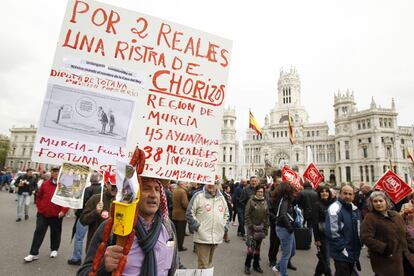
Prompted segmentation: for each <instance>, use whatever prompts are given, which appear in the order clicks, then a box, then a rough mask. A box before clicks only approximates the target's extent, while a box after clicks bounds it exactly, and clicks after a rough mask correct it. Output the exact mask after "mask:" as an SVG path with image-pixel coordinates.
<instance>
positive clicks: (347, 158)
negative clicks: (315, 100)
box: [219, 68, 414, 185]
mask: <svg viewBox="0 0 414 276" xmlns="http://www.w3.org/2000/svg"><path fill="white" fill-rule="evenodd" d="M333 108H334V111H335V120H334V124H335V135H329V127H328V124H327V123H326V122H321V123H312V122H309V116H308V113H307V112H306V109H305V107H304V106H303V105H302V103H301V83H300V78H299V74H298V72H297V71H296V69H294V68H292V69H291V70H290V71H288V72H284V71H281V72H280V76H279V81H278V90H277V103H276V104H275V106H274V108H272V109H271V110H270V112H269V113H268V114H267V115H266V117H265V123H264V126H262V135H257V134H256V133H255V132H254V131H253V130H251V129H248V130H247V131H246V139H245V140H244V141H243V154H242V156H243V157H242V160H241V161H242V162H241V163H240V164H236V165H235V167H236V168H239V169H240V175H241V177H249V176H251V175H258V176H264V175H266V174H269V172H270V171H271V170H272V169H275V168H278V167H279V165H280V164H283V163H288V164H290V165H291V166H293V165H297V166H298V167H299V172H300V173H303V172H304V170H305V169H306V167H307V165H308V163H309V162H308V161H309V160H313V162H314V164H315V165H316V167H317V168H318V169H319V170H320V172H321V173H322V174H323V175H324V177H325V181H328V182H332V183H336V184H339V183H344V182H348V183H354V184H355V183H359V182H365V183H369V184H371V185H372V184H374V183H375V182H376V180H377V179H378V178H379V177H380V176H382V174H383V173H384V172H385V171H386V170H388V169H389V168H390V167H391V166H392V169H393V170H394V172H396V173H397V174H398V175H399V176H400V177H401V178H402V179H403V180H405V181H406V182H410V181H411V180H410V176H413V172H412V170H413V169H412V164H411V163H410V161H409V160H408V159H407V156H406V152H405V148H406V147H408V148H409V149H413V134H414V132H413V127H412V126H411V127H402V126H398V125H397V116H398V113H397V111H396V109H395V103H394V100H393V101H392V103H391V107H390V108H380V107H377V105H376V104H375V102H374V99H372V102H371V105H370V107H369V109H366V110H362V111H358V110H357V108H356V103H355V98H354V93H353V92H351V91H346V92H344V93H341V92H340V91H339V92H338V93H337V94H336V95H335V96H334V104H333ZM288 114H289V115H290V118H291V122H292V127H293V136H294V143H293V145H291V144H290V142H289V128H288V116H289V115H288ZM223 140H225V138H223ZM227 143H230V141H228V140H227ZM223 147H224V145H223ZM219 165H220V166H221V167H224V166H226V165H227V163H226V162H224V161H223V162H222V163H221V164H219Z"/></svg>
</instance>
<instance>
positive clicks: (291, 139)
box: [288, 110, 293, 145]
mask: <svg viewBox="0 0 414 276" xmlns="http://www.w3.org/2000/svg"><path fill="white" fill-rule="evenodd" d="M288 128H289V142H290V144H291V145H293V128H292V120H291V119H290V112H289V110H288Z"/></svg>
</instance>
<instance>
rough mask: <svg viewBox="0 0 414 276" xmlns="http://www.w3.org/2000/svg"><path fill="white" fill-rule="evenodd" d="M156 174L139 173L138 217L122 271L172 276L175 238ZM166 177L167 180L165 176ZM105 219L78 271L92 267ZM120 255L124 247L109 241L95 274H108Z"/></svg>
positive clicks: (83, 272)
mask: <svg viewBox="0 0 414 276" xmlns="http://www.w3.org/2000/svg"><path fill="white" fill-rule="evenodd" d="M162 181H164V180H161V179H158V178H149V177H142V186H141V191H140V200H139V203H138V212H137V214H136V215H138V219H137V220H136V221H137V222H136V224H135V226H134V229H135V238H134V240H133V243H132V245H131V249H130V250H129V253H128V256H127V262H126V266H125V269H124V271H123V275H146V276H156V275H158V276H167V275H168V276H173V275H174V274H175V270H176V267H177V264H178V258H177V238H176V235H175V230H174V227H173V224H172V222H171V220H170V219H169V217H168V207H167V200H166V198H165V193H164V192H163V191H164V190H163V188H162ZM165 181H167V180H165ZM105 223H106V222H104V223H102V224H101V225H100V226H99V228H98V230H97V231H96V233H95V235H94V237H93V238H92V241H91V243H90V246H89V249H88V253H87V255H86V258H85V261H84V263H83V265H82V266H81V268H80V269H79V271H78V273H77V275H79V276H86V275H89V273H90V272H91V271H92V265H93V260H94V257H95V254H96V252H97V250H98V247H99V245H100V244H101V242H102V239H103V230H104V227H105ZM122 256H123V247H121V246H119V245H114V241H113V239H112V241H111V244H110V245H109V246H108V247H107V248H106V249H105V253H104V257H103V261H102V262H101V264H100V265H99V267H98V270H97V275H111V272H113V271H115V270H116V269H117V267H118V263H119V261H120V259H121V257H122Z"/></svg>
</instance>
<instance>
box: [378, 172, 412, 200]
mask: <svg viewBox="0 0 414 276" xmlns="http://www.w3.org/2000/svg"><path fill="white" fill-rule="evenodd" d="M375 188H376V189H378V190H381V191H384V192H385V193H387V194H388V196H389V197H390V198H391V200H392V201H393V202H394V203H395V204H397V203H398V202H400V201H401V200H402V199H403V198H405V197H406V196H407V195H409V194H410V193H411V192H412V189H411V187H410V186H408V185H407V183H405V182H404V181H402V179H401V178H399V177H398V175H396V174H395V173H393V172H392V171H390V170H388V171H387V172H386V173H385V174H384V175H383V176H382V177H381V178H380V179H379V180H378V181H377V183H376V184H375Z"/></svg>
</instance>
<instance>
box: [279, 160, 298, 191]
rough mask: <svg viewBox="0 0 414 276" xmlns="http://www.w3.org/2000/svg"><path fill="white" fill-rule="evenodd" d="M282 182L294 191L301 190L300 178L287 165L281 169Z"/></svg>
mask: <svg viewBox="0 0 414 276" xmlns="http://www.w3.org/2000/svg"><path fill="white" fill-rule="evenodd" d="M282 181H286V182H288V183H289V184H290V185H292V186H293V188H295V190H296V191H300V190H301V189H302V179H301V178H300V175H299V174H298V173H297V172H295V171H294V170H292V169H291V168H289V167H288V166H287V165H285V166H284V167H283V168H282Z"/></svg>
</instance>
